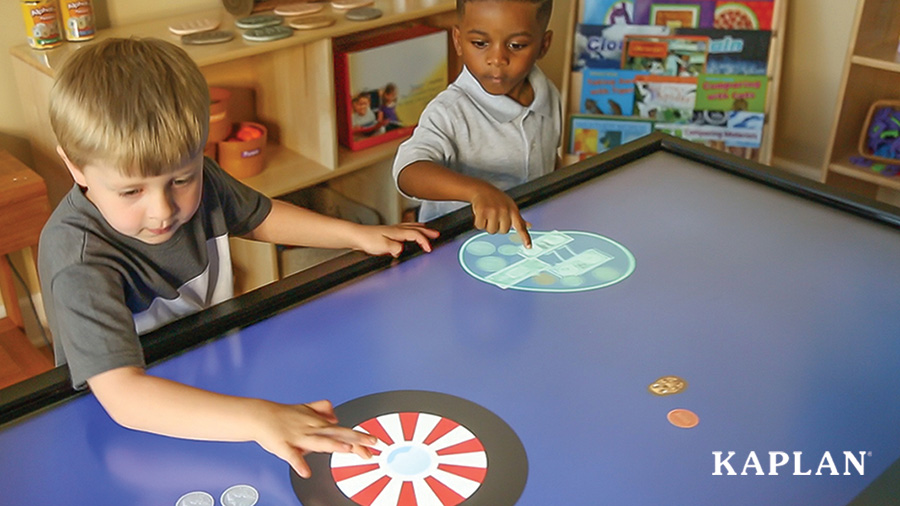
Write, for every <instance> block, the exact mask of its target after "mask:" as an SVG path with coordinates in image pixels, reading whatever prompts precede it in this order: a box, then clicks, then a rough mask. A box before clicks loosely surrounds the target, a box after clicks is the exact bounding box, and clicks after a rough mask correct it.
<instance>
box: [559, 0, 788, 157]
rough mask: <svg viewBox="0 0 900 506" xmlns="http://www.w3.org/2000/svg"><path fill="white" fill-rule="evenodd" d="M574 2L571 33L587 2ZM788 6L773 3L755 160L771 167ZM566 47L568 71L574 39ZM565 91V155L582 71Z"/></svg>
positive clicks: (567, 81)
mask: <svg viewBox="0 0 900 506" xmlns="http://www.w3.org/2000/svg"><path fill="white" fill-rule="evenodd" d="M704 1H708V0H698V3H702V2H704ZM575 3H576V4H577V5H576V6H575V8H573V9H572V10H571V11H570V12H569V20H570V21H569V23H570V27H571V31H570V34H574V33H575V31H576V28H577V25H578V24H579V23H581V22H582V19H583V13H584V4H585V0H576V2H575ZM787 3H788V1H787V0H772V4H773V9H772V27H771V38H770V41H769V60H768V64H767V70H766V77H767V87H766V105H765V111H764V112H765V123H764V127H763V132H762V143H761V145H760V148H759V156H758V158H757V159H756V161H758V162H761V163H764V164H767V165H768V164H770V162H771V160H772V149H773V146H774V141H775V125H776V124H777V115H778V107H777V105H778V97H779V89H780V84H781V74H782V60H783V58H782V55H783V53H784V42H785V26H786V19H787ZM566 44H567V46H566V58H567V60H566V68H567V69H571V68H572V59H573V52H574V40H573V37H569V38H568V40H567V41H566ZM563 88H564V92H563V99H564V104H565V108H566V112H567V114H566V118H565V120H564V122H563V142H564V144H563V147H564V149H563V151H564V152H565V151H566V150H567V148H568V146H569V135H571V132H569V127H570V122H569V118H570V117H571V115H572V114H575V113H577V112H578V110H579V99H580V94H581V72H571V71H570V72H566V73H565V74H564V77H563ZM612 118H615V116H612ZM620 118H627V117H620ZM574 159H575V157H574V156H572V155H567V156H566V160H567V161H573V160H574Z"/></svg>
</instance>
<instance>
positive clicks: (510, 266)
mask: <svg viewBox="0 0 900 506" xmlns="http://www.w3.org/2000/svg"><path fill="white" fill-rule="evenodd" d="M530 233H531V242H532V248H531V249H525V248H524V247H522V242H521V240H520V239H519V236H518V235H517V234H516V233H515V232H510V233H509V234H488V233H487V232H482V233H479V234H476V235H474V236H473V237H470V238H469V239H468V240H466V242H464V243H463V245H462V246H461V247H460V248H459V263H460V265H461V266H462V268H463V270H465V271H466V272H467V273H468V274H469V275H471V276H472V277H474V278H475V279H478V280H479V281H483V282H485V283H489V284H492V285H494V286H497V287H500V288H502V289H509V290H524V291H529V292H583V291H587V290H596V289H598V288H604V287H607V286H610V285H614V284H616V283H618V282H620V281H622V280H624V279H625V278H627V277H628V276H630V275H631V273H632V272H634V268H635V261H634V255H632V254H631V252H630V251H629V250H628V249H627V248H626V247H625V246H623V245H621V244H619V243H618V242H616V241H614V240H612V239H610V238H608V237H604V236H602V235H599V234H594V233H592V232H581V231H575V230H565V231H559V230H553V231H545V232H540V231H530ZM494 252H496V253H500V254H501V255H502V256H501V257H497V256H489V255H492V254H493V253H494ZM504 260H505V261H504Z"/></svg>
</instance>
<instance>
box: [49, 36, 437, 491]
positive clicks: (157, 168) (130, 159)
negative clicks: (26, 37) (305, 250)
mask: <svg viewBox="0 0 900 506" xmlns="http://www.w3.org/2000/svg"><path fill="white" fill-rule="evenodd" d="M50 121H51V125H52V127H53V131H54V133H55V134H56V137H57V140H58V141H59V147H58V148H57V151H58V152H59V155H60V157H62V159H63V161H64V162H65V165H66V166H67V167H68V169H69V172H70V173H71V175H72V177H73V178H74V180H75V183H76V185H75V187H73V188H72V190H71V191H70V192H69V194H68V195H67V196H66V198H65V199H64V200H63V201H62V202H61V203H60V205H59V206H58V207H57V209H56V210H55V211H54V212H53V215H52V216H51V218H50V221H49V222H48V223H47V225H46V227H45V228H44V230H43V232H42V234H41V241H40V248H39V250H40V251H39V270H40V277H41V284H42V291H43V294H44V299H45V306H46V309H47V316H48V320H49V323H50V328H51V331H52V333H53V336H54V351H55V353H56V359H57V363H58V364H63V363H67V364H68V365H69V370H70V372H71V376H72V382H73V385H74V386H75V387H76V388H84V387H85V385H87V386H89V387H90V388H91V390H92V392H93V393H94V395H95V396H96V398H97V400H98V401H99V402H100V403H101V404H102V405H103V408H104V409H105V410H106V411H107V413H109V415H110V417H112V418H113V419H114V420H115V421H116V422H118V423H119V424H121V425H123V426H125V427H129V428H132V429H137V430H143V431H147V432H153V433H157V434H163V435H169V436H173V437H181V438H191V439H202V440H219V441H255V442H256V443H258V444H259V445H260V446H262V447H263V448H264V449H266V450H268V451H269V452H271V453H274V454H275V455H277V456H278V457H280V458H282V459H284V460H285V461H287V462H288V463H289V464H290V465H291V466H293V468H294V469H295V470H296V471H297V473H298V474H299V475H300V476H308V475H309V472H310V471H309V467H308V466H307V464H306V462H305V460H304V459H303V455H304V454H305V453H307V452H332V451H342V452H348V451H352V452H354V453H356V454H358V455H360V456H363V457H368V456H370V452H369V450H368V446H371V445H373V444H375V442H376V440H375V439H374V438H373V437H371V436H369V435H367V434H363V433H361V432H356V431H352V430H350V429H346V428H342V427H339V426H337V425H336V422H337V420H336V418H335V416H334V411H333V409H332V406H331V404H330V403H329V402H328V401H327V400H322V401H317V402H312V403H308V404H292V405H288V404H280V403H275V402H270V401H265V400H260V399H249V398H240V397H234V396H230V395H226V394H220V393H213V392H209V391H205V390H200V389H197V388H193V387H190V386H187V385H183V384H180V383H176V382H173V381H169V380H166V379H163V378H159V377H156V376H153V375H150V374H147V373H146V371H145V364H144V360H143V350H142V348H141V342H140V339H139V337H138V336H139V334H141V333H143V332H146V331H149V330H152V329H154V328H156V327H159V326H161V325H164V324H166V323H168V322H170V321H172V320H174V319H177V318H179V317H182V316H185V315H187V314H190V313H193V312H196V311H199V310H201V309H203V308H205V307H208V306H210V305H212V304H215V303H217V302H220V301H223V300H225V299H227V298H229V297H231V295H232V272H231V255H230V252H229V247H228V237H229V236H230V235H238V236H243V237H246V238H249V239H254V240H260V241H267V242H273V243H280V244H290V245H302V246H316V247H326V248H354V249H358V250H362V251H365V252H367V253H370V254H375V255H383V254H391V255H394V256H397V255H399V254H400V252H401V251H402V249H403V243H404V242H406V241H415V242H417V243H419V244H420V245H421V246H422V248H423V249H425V250H426V251H430V249H431V247H430V243H429V238H434V237H436V236H437V232H435V231H433V230H429V229H427V228H424V227H423V226H421V225H420V224H409V225H404V226H378V227H368V226H363V225H358V224H355V223H351V222H347V221H343V220H338V219H334V218H330V217H326V216H322V215H319V214H316V213H313V212H311V211H308V210H305V209H302V208H299V207H295V206H292V205H290V204H287V203H285V202H282V201H277V200H276V201H273V200H270V199H268V198H267V197H265V196H264V195H261V194H260V193H258V192H256V191H254V190H252V189H250V188H248V187H246V186H244V185H243V184H241V183H239V182H238V181H237V180H235V179H234V178H232V177H230V176H229V175H228V174H226V173H225V172H224V171H222V170H221V169H220V168H219V167H218V165H216V163H215V162H213V161H212V160H209V159H206V158H204V157H203V153H202V152H203V146H204V145H205V144H206V138H207V133H208V125H209V91H208V88H207V84H206V81H205V79H204V78H203V75H202V74H201V73H200V70H199V69H198V68H197V66H196V64H194V62H193V61H192V60H191V59H190V57H188V55H187V53H185V52H184V50H182V49H180V48H179V47H177V46H175V45H172V44H170V43H168V42H164V41H161V40H156V39H134V38H133V39H108V40H105V41H102V42H100V43H98V44H94V45H90V46H86V47H83V48H80V49H79V50H78V51H77V52H75V53H74V54H73V55H72V57H71V58H70V59H69V61H68V62H67V64H66V65H65V66H64V67H63V68H62V69H61V70H60V72H59V75H58V77H57V80H56V83H55V84H54V86H53V89H52V91H51V94H50Z"/></svg>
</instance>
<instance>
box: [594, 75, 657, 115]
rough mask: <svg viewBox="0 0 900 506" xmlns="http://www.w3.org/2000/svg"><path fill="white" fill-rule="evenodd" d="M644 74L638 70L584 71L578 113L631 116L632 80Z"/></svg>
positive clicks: (632, 109) (632, 105)
mask: <svg viewBox="0 0 900 506" xmlns="http://www.w3.org/2000/svg"><path fill="white" fill-rule="evenodd" d="M645 74H647V73H646V72H642V71H639V70H614V69H609V70H606V69H585V70H584V75H583V77H582V83H581V100H580V103H579V111H580V112H582V113H584V114H604V115H615V116H631V115H632V114H633V113H634V78H635V76H638V75H645Z"/></svg>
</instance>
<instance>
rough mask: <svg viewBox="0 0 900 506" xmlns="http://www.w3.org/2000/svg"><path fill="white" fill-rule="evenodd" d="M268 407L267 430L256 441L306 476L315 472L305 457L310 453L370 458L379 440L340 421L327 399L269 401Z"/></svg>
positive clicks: (264, 414) (266, 415) (265, 417)
mask: <svg viewBox="0 0 900 506" xmlns="http://www.w3.org/2000/svg"><path fill="white" fill-rule="evenodd" d="M264 409H265V410H266V411H267V412H266V413H263V416H262V417H261V420H265V423H264V427H263V429H264V430H263V433H262V436H261V437H259V438H257V439H256V442H257V443H258V444H259V445H260V446H262V447H263V448H264V449H265V450H266V451H268V452H269V453H272V454H274V455H276V456H277V457H279V458H281V459H282V460H284V461H285V462H287V463H288V464H290V465H291V467H292V468H293V469H294V471H296V472H297V474H299V475H300V476H301V477H303V478H309V477H310V476H311V475H312V471H311V470H310V468H309V464H307V463H306V459H304V458H303V457H304V455H306V454H307V453H312V452H315V453H320V452H327V453H331V452H344V453H355V454H357V455H359V456H360V457H362V458H364V459H368V458H370V457H371V456H372V452H371V451H370V450H369V447H371V446H374V445H375V444H376V443H377V442H378V439H377V438H375V437H374V436H371V435H369V434H365V433H362V432H357V431H354V430H351V429H348V428H345V427H340V426H338V425H336V424H337V417H335V415H334V409H333V408H332V406H331V403H330V402H329V401H326V400H322V401H316V402H310V403H308V404H293V405H289V404H276V403H266V407H265V408H264Z"/></svg>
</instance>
